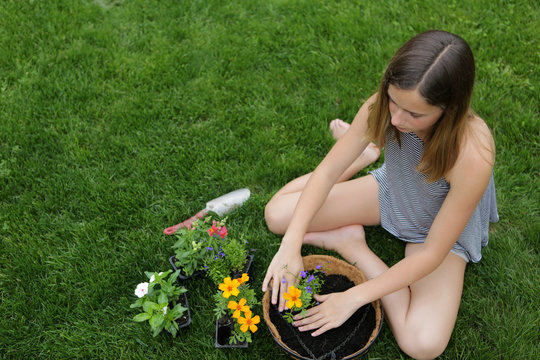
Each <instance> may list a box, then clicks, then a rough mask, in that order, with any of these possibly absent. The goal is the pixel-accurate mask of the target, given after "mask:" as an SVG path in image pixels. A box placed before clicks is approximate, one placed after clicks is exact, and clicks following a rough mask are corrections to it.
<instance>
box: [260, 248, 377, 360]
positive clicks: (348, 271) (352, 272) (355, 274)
mask: <svg viewBox="0 0 540 360" xmlns="http://www.w3.org/2000/svg"><path fill="white" fill-rule="evenodd" d="M302 260H303V263H304V270H306V271H309V270H314V269H315V266H317V265H320V264H325V267H327V271H326V274H327V275H332V274H335V275H344V276H346V277H347V278H348V279H349V280H351V281H352V282H353V283H354V284H355V285H358V284H361V283H363V282H364V281H366V278H365V276H364V274H363V273H362V272H361V271H360V270H359V269H358V268H356V267H354V266H352V265H350V264H348V263H346V262H345V261H343V260H339V259H336V258H335V257H332V256H327V255H309V256H305V257H303V258H302ZM371 305H372V306H373V308H374V310H375V326H374V328H373V331H372V333H371V336H370V338H369V340H368V341H367V343H366V344H365V346H364V347H363V348H361V349H358V350H356V351H354V353H352V354H350V355H347V356H345V357H343V359H353V358H355V357H357V356H360V355H362V354H365V353H366V352H367V351H368V350H369V348H370V347H371V345H372V344H373V342H374V341H375V339H376V338H377V336H378V335H379V331H380V330H381V326H382V322H383V310H382V305H381V301H380V300H376V301H373V302H372V303H371ZM263 313H264V320H265V322H266V324H267V326H268V329H269V330H270V333H271V334H272V337H273V338H274V340H275V341H276V343H277V344H278V345H279V346H280V347H281V348H282V349H283V350H284V351H285V352H286V353H288V354H289V355H290V356H291V357H292V358H294V359H301V360H304V359H305V360H309V358H306V357H304V356H302V355H300V354H298V352H296V351H294V350H293V349H291V348H289V347H288V346H287V345H286V344H285V343H284V342H283V341H282V340H281V336H280V334H279V333H278V331H277V328H276V326H275V325H274V324H273V323H272V321H271V319H270V291H267V292H266V293H265V294H264V297H263Z"/></svg>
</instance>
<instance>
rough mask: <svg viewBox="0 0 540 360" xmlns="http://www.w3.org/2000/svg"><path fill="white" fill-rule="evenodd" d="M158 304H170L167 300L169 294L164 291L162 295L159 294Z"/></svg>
mask: <svg viewBox="0 0 540 360" xmlns="http://www.w3.org/2000/svg"><path fill="white" fill-rule="evenodd" d="M158 302H159V303H160V304H168V303H169V299H168V298H167V294H166V293H165V292H164V291H162V292H161V293H160V294H159V297H158Z"/></svg>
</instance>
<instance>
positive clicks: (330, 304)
mask: <svg viewBox="0 0 540 360" xmlns="http://www.w3.org/2000/svg"><path fill="white" fill-rule="evenodd" d="M313 297H314V298H315V300H317V301H318V302H319V303H320V305H318V306H315V307H312V308H311V309H309V310H308V311H307V314H306V316H305V317H303V316H302V315H300V314H298V315H296V316H295V317H294V320H295V321H294V323H293V325H294V326H296V327H298V330H300V331H309V330H314V329H318V330H317V331H315V332H313V334H311V335H312V336H318V335H321V334H322V333H324V332H326V331H328V330H330V329H333V328H336V327H339V326H341V324H343V323H344V322H345V321H347V319H348V318H350V317H351V315H352V314H354V312H355V311H356V310H358V309H359V308H360V306H358V305H357V304H356V302H355V301H354V298H353V297H352V296H350V294H348V293H346V292H339V293H332V294H327V295H314V296H313Z"/></svg>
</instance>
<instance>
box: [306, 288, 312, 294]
mask: <svg viewBox="0 0 540 360" xmlns="http://www.w3.org/2000/svg"><path fill="white" fill-rule="evenodd" d="M306 291H307V292H308V294H311V286H306Z"/></svg>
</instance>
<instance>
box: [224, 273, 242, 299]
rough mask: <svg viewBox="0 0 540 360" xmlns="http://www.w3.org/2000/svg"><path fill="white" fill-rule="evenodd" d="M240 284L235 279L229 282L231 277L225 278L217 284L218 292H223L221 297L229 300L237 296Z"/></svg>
mask: <svg viewBox="0 0 540 360" xmlns="http://www.w3.org/2000/svg"><path fill="white" fill-rule="evenodd" d="M239 285H240V283H239V282H238V280H237V279H234V280H231V277H230V276H229V277H226V278H225V279H223V282H222V283H221V284H219V290H221V291H223V297H224V298H227V299H228V298H229V296H231V295H233V296H237V295H238V294H239V293H240V290H238V286H239Z"/></svg>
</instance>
